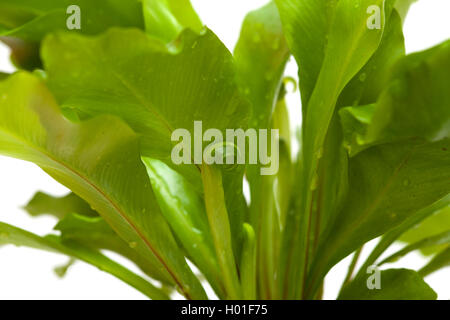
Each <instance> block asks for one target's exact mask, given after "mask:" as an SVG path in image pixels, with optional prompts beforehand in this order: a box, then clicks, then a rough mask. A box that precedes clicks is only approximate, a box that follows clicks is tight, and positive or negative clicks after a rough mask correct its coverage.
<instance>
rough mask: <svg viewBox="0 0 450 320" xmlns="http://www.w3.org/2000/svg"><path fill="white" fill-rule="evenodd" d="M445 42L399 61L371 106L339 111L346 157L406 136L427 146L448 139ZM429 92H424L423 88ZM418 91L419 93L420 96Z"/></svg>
mask: <svg viewBox="0 0 450 320" xmlns="http://www.w3.org/2000/svg"><path fill="white" fill-rule="evenodd" d="M449 56H450V42H449V41H447V42H444V43H443V44H440V45H438V46H436V47H434V48H431V49H429V50H426V51H424V52H419V53H415V54H412V55H409V56H407V57H404V58H403V59H401V60H399V61H398V62H397V63H396V64H395V65H394V67H393V70H392V72H391V76H390V80H389V82H388V85H387V87H386V89H385V90H384V91H383V92H382V93H381V95H380V97H379V99H378V101H377V102H376V103H375V104H373V105H367V106H355V107H346V108H343V109H342V110H341V111H340V116H341V120H342V123H343V127H344V129H343V130H344V135H345V140H346V142H345V145H346V147H347V149H348V151H349V154H350V155H351V156H354V155H355V154H357V153H358V152H360V151H361V150H364V149H366V148H367V147H369V146H370V145H373V144H379V143H382V142H389V141H397V140H402V139H405V138H411V137H422V138H427V139H429V140H431V141H434V140H439V139H442V138H445V137H449V136H450V122H449V120H448V119H449V118H450V110H449V108H448V107H447V106H448V105H449V103H450V101H449V99H450V95H449V94H448V92H447V90H446V88H445V87H446V84H447V83H448V82H449V81H450V78H449V75H448V72H446V71H445V70H447V69H448V68H450V59H449ZM424 87H426V88H428V89H427V90H423V88H424ZM419 92H420V93H419Z"/></svg>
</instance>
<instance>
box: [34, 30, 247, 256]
mask: <svg viewBox="0 0 450 320" xmlns="http://www.w3.org/2000/svg"><path fill="white" fill-rule="evenodd" d="M124 44H126V45H124ZM43 59H44V61H45V66H46V71H47V73H48V82H49V85H50V88H52V91H53V92H55V94H56V96H57V98H58V99H59V100H60V101H61V102H62V105H63V107H66V108H73V109H75V110H76V111H77V112H79V113H81V115H82V117H91V116H95V115H98V114H113V115H116V116H119V117H120V118H121V119H123V120H125V121H126V122H127V123H128V124H129V125H130V126H131V127H132V128H133V129H134V130H135V131H136V132H137V133H139V134H140V135H141V140H140V142H141V153H142V154H143V155H144V156H147V157H150V158H153V159H158V160H162V161H163V162H165V163H166V164H167V165H169V166H170V167H171V168H173V169H175V170H177V171H178V172H180V173H181V174H183V176H185V177H186V178H187V179H188V180H189V182H190V183H191V184H192V185H193V186H194V187H195V188H196V189H197V190H198V191H199V192H202V183H201V177H200V167H199V165H198V164H195V165H194V164H180V165H175V164H174V163H173V162H172V160H171V152H172V149H173V147H174V146H175V145H176V144H178V141H176V142H172V141H171V136H172V133H173V132H174V130H176V129H186V130H188V131H189V133H190V137H191V138H192V140H194V137H195V135H197V136H198V133H197V134H196V133H195V132H194V121H202V128H203V132H205V131H206V130H207V129H209V128H216V129H219V130H221V131H222V132H225V129H233V128H245V127H246V126H247V123H248V117H249V115H248V112H249V105H248V102H247V100H246V99H245V98H244V97H243V96H242V95H241V94H240V92H239V90H238V87H237V84H236V81H235V70H234V65H233V58H232V56H231V54H230V53H229V52H228V51H227V49H226V48H225V46H224V45H223V44H222V43H221V42H220V40H219V39H217V37H216V36H215V35H214V34H213V33H212V32H211V31H206V32H205V33H204V34H202V35H197V34H195V33H193V32H192V31H189V30H186V31H184V32H183V33H182V35H181V36H180V38H179V39H178V40H177V43H176V47H173V46H170V47H169V48H168V47H166V46H165V45H164V44H163V43H162V42H161V41H159V40H156V39H152V38H151V37H149V36H148V35H146V34H145V33H143V32H141V31H138V30H118V29H115V30H111V31H109V32H107V33H105V34H104V35H102V36H99V37H94V38H87V37H82V36H80V35H75V34H69V33H61V34H58V35H55V36H50V37H48V38H47V40H46V41H45V43H44V46H43ZM137 61H139V63H137ZM86 88H89V89H88V90H86ZM224 136H225V134H224ZM191 145H192V148H193V147H194V142H192V144H191ZM191 155H194V152H192V153H191ZM194 160H195V157H194V156H191V162H194ZM200 160H201V159H200ZM242 176H243V168H240V167H239V168H235V169H234V170H230V171H225V172H224V174H223V177H224V189H225V193H226V202H227V208H228V210H229V214H230V220H231V227H232V232H233V239H235V241H236V245H235V250H236V251H238V249H237V248H236V247H237V246H239V245H238V243H239V242H238V241H239V239H240V238H241V232H242V228H241V226H242V223H243V219H244V215H245V212H244V210H245V199H244V197H243V194H242V191H241V190H242ZM237 256H239V254H237Z"/></svg>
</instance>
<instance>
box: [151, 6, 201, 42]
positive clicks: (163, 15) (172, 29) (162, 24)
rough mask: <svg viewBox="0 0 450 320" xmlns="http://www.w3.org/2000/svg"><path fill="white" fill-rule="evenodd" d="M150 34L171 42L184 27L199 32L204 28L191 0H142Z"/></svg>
mask: <svg viewBox="0 0 450 320" xmlns="http://www.w3.org/2000/svg"><path fill="white" fill-rule="evenodd" d="M142 5H143V12H144V19H145V27H146V31H147V33H148V34H150V35H152V36H155V37H157V38H160V39H161V40H164V41H166V42H170V41H172V40H174V39H175V38H177V37H178V35H179V34H180V32H181V31H182V30H183V29H184V28H190V29H192V30H193V31H195V32H197V33H199V32H200V31H202V29H203V24H202V22H201V21H200V19H199V17H198V16H197V13H196V12H195V11H194V9H193V8H192V5H191V2H190V0H142Z"/></svg>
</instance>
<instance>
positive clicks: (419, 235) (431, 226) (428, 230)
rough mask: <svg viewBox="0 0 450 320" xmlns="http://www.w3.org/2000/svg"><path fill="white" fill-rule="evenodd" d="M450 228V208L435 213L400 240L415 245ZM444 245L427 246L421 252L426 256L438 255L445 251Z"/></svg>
mask: <svg viewBox="0 0 450 320" xmlns="http://www.w3.org/2000/svg"><path fill="white" fill-rule="evenodd" d="M449 226H450V207H446V208H444V209H442V210H439V211H437V212H435V213H434V214H433V215H431V216H430V217H428V218H427V219H425V220H424V221H422V222H421V223H420V224H419V225H417V226H415V228H412V229H410V230H408V231H407V232H406V233H405V234H403V235H402V236H401V237H400V238H399V240H400V241H402V242H406V243H410V244H412V243H414V242H417V241H420V240H422V239H424V238H427V237H433V236H436V235H438V234H439V233H442V232H444V231H446V230H448V229H449ZM444 247H445V246H444V245H437V246H427V247H426V248H421V249H420V252H421V253H422V254H425V255H430V254H434V253H437V252H438V251H440V250H442V249H444Z"/></svg>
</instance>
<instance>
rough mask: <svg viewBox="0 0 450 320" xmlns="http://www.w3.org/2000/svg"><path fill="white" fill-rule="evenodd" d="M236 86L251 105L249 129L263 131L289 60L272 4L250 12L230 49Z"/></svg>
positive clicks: (267, 125) (279, 22) (287, 50)
mask: <svg viewBox="0 0 450 320" xmlns="http://www.w3.org/2000/svg"><path fill="white" fill-rule="evenodd" d="M234 57H235V59H236V69H237V74H238V79H239V84H240V86H241V87H242V90H243V91H244V93H245V95H246V96H247V98H248V99H249V100H250V102H251V103H252V106H253V108H252V110H253V112H252V118H251V121H250V125H251V126H252V128H267V127H269V125H270V120H271V116H272V113H273V111H274V108H275V105H276V103H277V101H278V92H279V89H280V85H281V77H282V76H283V73H284V68H285V65H286V62H287V59H288V57H289V49H288V47H287V43H286V41H285V39H284V35H283V30H282V27H281V21H280V17H279V14H278V10H277V7H276V6H275V4H274V3H273V2H270V3H269V4H267V5H266V6H264V7H262V8H260V9H258V10H255V11H252V12H250V13H249V14H248V15H247V16H246V18H245V20H244V23H243V25H242V30H241V34H240V37H239V41H238V43H237V45H236V48H235V50H234Z"/></svg>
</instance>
